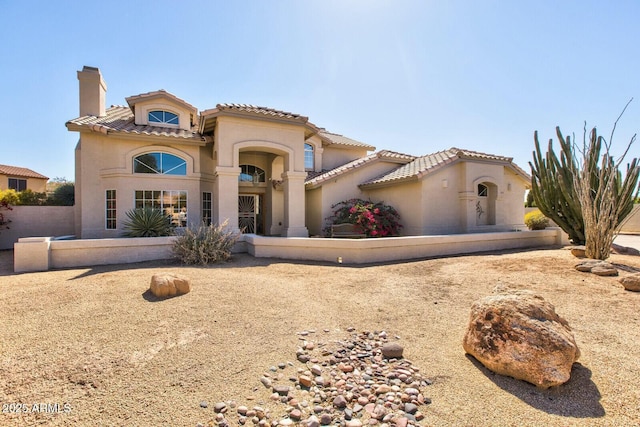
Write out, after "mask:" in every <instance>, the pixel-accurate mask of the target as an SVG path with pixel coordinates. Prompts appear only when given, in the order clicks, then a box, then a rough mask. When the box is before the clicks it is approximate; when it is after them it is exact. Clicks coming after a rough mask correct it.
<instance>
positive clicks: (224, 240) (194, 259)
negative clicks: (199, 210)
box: [172, 221, 240, 265]
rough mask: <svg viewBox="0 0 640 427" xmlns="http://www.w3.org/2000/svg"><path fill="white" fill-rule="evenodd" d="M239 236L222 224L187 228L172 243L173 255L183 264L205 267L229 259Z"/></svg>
mask: <svg viewBox="0 0 640 427" xmlns="http://www.w3.org/2000/svg"><path fill="white" fill-rule="evenodd" d="M238 237H240V234H239V233H237V232H235V231H232V230H230V229H229V227H228V221H224V222H223V223H222V224H218V225H215V224H211V225H209V226H207V225H204V224H201V225H200V226H198V227H191V226H190V227H187V228H185V229H184V231H182V232H181V234H180V235H179V236H178V237H177V238H176V240H175V241H174V243H173V248H172V249H173V255H174V256H175V257H176V258H177V259H179V260H180V261H181V262H182V263H184V264H201V265H207V264H211V263H215V262H221V261H226V260H228V259H229V258H231V249H233V245H234V244H235V243H236V241H237V240H238Z"/></svg>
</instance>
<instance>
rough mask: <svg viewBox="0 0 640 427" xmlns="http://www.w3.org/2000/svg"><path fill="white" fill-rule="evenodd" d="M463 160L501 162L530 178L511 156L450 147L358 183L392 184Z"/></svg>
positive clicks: (416, 178) (527, 178) (427, 173)
mask: <svg viewBox="0 0 640 427" xmlns="http://www.w3.org/2000/svg"><path fill="white" fill-rule="evenodd" d="M464 160H468V161H479V162H493V163H501V164H503V165H505V166H507V167H509V168H510V169H512V170H513V171H514V173H515V174H516V175H519V176H521V177H522V179H523V180H525V181H530V180H531V177H530V176H529V175H528V174H527V173H526V172H525V171H524V170H522V169H521V168H520V167H519V166H518V165H516V164H515V163H513V158H512V157H505V156H498V155H495V154H487V153H481V152H478V151H472V150H465V149H460V148H456V147H452V148H449V149H448V150H443V151H438V152H436V153H433V154H427V155H426V156H420V157H417V158H415V159H414V160H413V161H412V162H410V163H407V164H406V165H403V166H400V167H398V168H397V169H395V170H393V171H391V172H389V173H386V174H384V175H381V176H379V177H377V178H374V179H371V180H369V181H366V182H363V183H362V184H360V187H367V186H381V185H392V184H395V183H400V182H406V181H413V180H418V179H421V178H422V177H424V176H427V175H429V174H431V173H434V172H435V171H437V170H440V169H442V168H444V167H446V166H449V165H451V164H453V163H457V162H459V161H464Z"/></svg>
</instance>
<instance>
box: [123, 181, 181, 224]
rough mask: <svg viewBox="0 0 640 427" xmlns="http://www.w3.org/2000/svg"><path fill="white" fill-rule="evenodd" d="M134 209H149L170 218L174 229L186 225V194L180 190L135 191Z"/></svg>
mask: <svg viewBox="0 0 640 427" xmlns="http://www.w3.org/2000/svg"><path fill="white" fill-rule="evenodd" d="M134 207H135V208H136V209H143V208H151V209H156V210H159V211H161V212H163V213H164V214H165V215H169V216H171V223H172V224H173V225H174V226H176V227H184V226H186V225H187V223H188V222H187V220H188V218H187V192H186V191H182V190H136V191H135V201H134Z"/></svg>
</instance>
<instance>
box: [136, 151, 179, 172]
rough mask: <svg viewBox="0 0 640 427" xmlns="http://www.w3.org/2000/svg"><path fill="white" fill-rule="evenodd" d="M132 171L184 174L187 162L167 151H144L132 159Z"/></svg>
mask: <svg viewBox="0 0 640 427" xmlns="http://www.w3.org/2000/svg"><path fill="white" fill-rule="evenodd" d="M133 172H134V173H155V174H159V175H186V174H187V162H186V161H184V160H183V159H181V158H180V157H178V156H174V155H173V154H169V153H145V154H141V155H139V156H137V157H135V158H134V159H133Z"/></svg>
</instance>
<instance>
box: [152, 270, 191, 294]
mask: <svg viewBox="0 0 640 427" xmlns="http://www.w3.org/2000/svg"><path fill="white" fill-rule="evenodd" d="M149 289H150V290H151V293H152V294H153V295H155V296H156V297H160V298H163V297H173V296H176V295H183V294H186V293H189V291H190V290H191V280H189V278H187V277H181V276H177V275H175V274H172V273H160V274H154V275H153V277H151V286H150V287H149Z"/></svg>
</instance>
